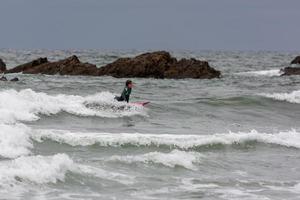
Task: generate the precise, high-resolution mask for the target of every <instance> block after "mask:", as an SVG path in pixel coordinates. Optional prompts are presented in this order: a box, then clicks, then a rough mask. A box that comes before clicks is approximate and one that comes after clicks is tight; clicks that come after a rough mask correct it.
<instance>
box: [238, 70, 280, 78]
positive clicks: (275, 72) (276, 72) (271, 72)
mask: <svg viewBox="0 0 300 200" xmlns="http://www.w3.org/2000/svg"><path fill="white" fill-rule="evenodd" d="M236 74H238V75H244V76H270V77H272V76H281V75H282V72H281V70H280V69H271V70H260V71H248V72H239V73H236Z"/></svg>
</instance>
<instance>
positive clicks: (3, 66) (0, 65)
mask: <svg viewBox="0 0 300 200" xmlns="http://www.w3.org/2000/svg"><path fill="white" fill-rule="evenodd" d="M4 71H6V64H5V62H3V60H2V59H1V58H0V73H2V72H4Z"/></svg>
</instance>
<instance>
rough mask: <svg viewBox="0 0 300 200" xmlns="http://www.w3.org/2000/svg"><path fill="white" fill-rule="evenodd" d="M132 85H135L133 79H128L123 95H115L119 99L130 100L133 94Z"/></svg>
mask: <svg viewBox="0 0 300 200" xmlns="http://www.w3.org/2000/svg"><path fill="white" fill-rule="evenodd" d="M132 86H133V84H132V81H131V80H127V81H126V83H125V88H124V90H123V92H122V94H121V96H119V97H115V99H116V100H117V101H126V102H127V103H128V102H129V97H130V94H131V89H132Z"/></svg>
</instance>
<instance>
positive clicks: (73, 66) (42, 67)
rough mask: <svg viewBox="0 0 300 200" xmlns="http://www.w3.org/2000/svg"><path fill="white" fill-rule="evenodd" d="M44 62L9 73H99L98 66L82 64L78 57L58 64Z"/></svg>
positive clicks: (21, 67)
mask: <svg viewBox="0 0 300 200" xmlns="http://www.w3.org/2000/svg"><path fill="white" fill-rule="evenodd" d="M43 61H44V62H40V63H35V64H34V65H33V64H32V63H33V62H34V61H33V62H30V63H27V64H24V65H23V66H18V67H16V68H13V69H11V70H8V73H11V72H15V71H19V70H21V71H23V73H24V74H48V75H54V74H60V75H94V76H96V75H97V74H98V73H97V72H98V71H97V70H98V69H97V67H96V65H92V64H89V63H81V62H80V61H79V59H78V58H77V56H71V57H69V58H66V59H63V60H60V61H57V62H48V61H47V58H44V59H43Z"/></svg>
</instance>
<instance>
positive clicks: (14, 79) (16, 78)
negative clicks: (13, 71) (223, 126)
mask: <svg viewBox="0 0 300 200" xmlns="http://www.w3.org/2000/svg"><path fill="white" fill-rule="evenodd" d="M10 81H13V82H15V81H19V78H18V77H15V78H13V79H10Z"/></svg>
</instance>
